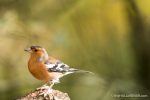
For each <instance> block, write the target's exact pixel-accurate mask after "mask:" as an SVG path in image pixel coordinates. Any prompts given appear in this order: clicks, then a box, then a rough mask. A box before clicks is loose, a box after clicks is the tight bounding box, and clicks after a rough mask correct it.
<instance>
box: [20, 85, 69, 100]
mask: <svg viewBox="0 0 150 100" xmlns="http://www.w3.org/2000/svg"><path fill="white" fill-rule="evenodd" d="M48 89H49V88H44V89H43V86H42V87H40V88H37V89H36V90H34V91H32V92H30V93H28V94H27V95H25V96H22V97H20V98H18V99H17V100H70V98H69V96H68V94H67V93H63V92H61V91H58V90H53V89H52V91H51V92H50V93H49V94H46V91H48ZM44 95H46V96H44Z"/></svg>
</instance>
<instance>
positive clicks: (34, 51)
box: [24, 45, 48, 59]
mask: <svg viewBox="0 0 150 100" xmlns="http://www.w3.org/2000/svg"><path fill="white" fill-rule="evenodd" d="M24 50H25V51H26V52H29V53H31V56H34V57H42V58H44V59H48V54H47V52H46V50H45V49H44V48H43V47H41V46H37V45H33V46H30V47H29V48H26V49H24Z"/></svg>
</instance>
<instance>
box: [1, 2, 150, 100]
mask: <svg viewBox="0 0 150 100" xmlns="http://www.w3.org/2000/svg"><path fill="white" fill-rule="evenodd" d="M33 44H36V45H40V46H42V47H45V48H46V49H47V51H48V53H49V54H50V55H52V56H54V57H56V58H59V59H61V60H62V61H63V62H65V63H67V64H68V65H70V66H73V67H75V68H80V69H84V70H89V71H92V72H94V73H95V75H90V74H72V75H68V76H66V77H64V78H62V79H61V83H60V84H58V85H55V86H54V88H55V89H58V90H61V91H63V92H67V93H68V94H69V96H70V98H71V100H150V98H149V97H150V0H0V51H1V52H0V100H12V99H16V98H17V97H20V96H22V95H25V94H26V93H28V92H30V91H31V90H34V89H35V88H36V87H39V86H41V85H42V84H43V83H42V82H41V81H38V80H36V79H35V78H33V76H32V75H31V74H30V73H29V71H28V68H27V60H28V58H29V54H28V53H26V52H24V48H26V47H29V46H31V45H33ZM123 94H127V95H130V94H133V95H138V94H140V95H141V96H143V97H135V98H134V97H131V98H120V97H116V96H119V95H123Z"/></svg>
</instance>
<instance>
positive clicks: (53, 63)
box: [45, 57, 79, 74]
mask: <svg viewBox="0 0 150 100" xmlns="http://www.w3.org/2000/svg"><path fill="white" fill-rule="evenodd" d="M45 65H46V68H47V70H48V71H49V72H59V73H65V74H70V73H73V72H75V71H79V70H78V69H74V68H70V67H69V66H68V65H67V64H64V63H63V62H61V61H60V60H58V59H55V58H54V57H49V59H48V60H47V61H46V62H45Z"/></svg>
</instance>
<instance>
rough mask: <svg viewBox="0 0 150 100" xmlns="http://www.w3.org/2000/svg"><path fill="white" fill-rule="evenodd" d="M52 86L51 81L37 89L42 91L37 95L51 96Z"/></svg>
mask: <svg viewBox="0 0 150 100" xmlns="http://www.w3.org/2000/svg"><path fill="white" fill-rule="evenodd" d="M53 85H54V82H53V81H49V82H47V83H46V84H44V85H43V86H42V87H40V88H39V89H40V90H42V92H41V93H40V94H39V95H44V97H46V96H48V95H50V94H52V87H53Z"/></svg>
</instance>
